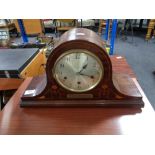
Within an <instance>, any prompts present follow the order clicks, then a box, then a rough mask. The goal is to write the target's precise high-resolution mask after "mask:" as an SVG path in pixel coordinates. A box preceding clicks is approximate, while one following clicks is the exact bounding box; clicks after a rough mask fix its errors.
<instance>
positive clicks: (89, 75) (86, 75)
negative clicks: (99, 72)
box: [80, 73, 91, 78]
mask: <svg viewBox="0 0 155 155" xmlns="http://www.w3.org/2000/svg"><path fill="white" fill-rule="evenodd" d="M80 75H83V76H88V77H90V78H91V76H90V75H87V74H83V73H80Z"/></svg>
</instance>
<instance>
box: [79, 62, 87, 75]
mask: <svg viewBox="0 0 155 155" xmlns="http://www.w3.org/2000/svg"><path fill="white" fill-rule="evenodd" d="M87 66H88V64H85V65H84V66H83V67H82V69H81V70H80V71H79V72H78V73H79V74H80V73H81V72H82V71H83V70H84V69H86V68H87Z"/></svg>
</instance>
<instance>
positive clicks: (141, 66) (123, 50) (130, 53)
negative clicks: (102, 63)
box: [114, 35, 155, 109]
mask: <svg viewBox="0 0 155 155" xmlns="http://www.w3.org/2000/svg"><path fill="white" fill-rule="evenodd" d="M144 38H145V36H143V35H136V36H135V37H134V38H133V42H132V38H131V37H130V36H128V37H127V40H126V41H123V40H122V39H120V38H117V39H116V41H115V48H114V54H119V55H122V56H125V57H126V59H127V62H128V64H129V65H130V66H132V68H133V70H134V72H135V74H136V76H137V79H138V81H139V83H140V85H141V87H142V89H143V91H144V92H145V94H146V96H147V97H148V99H149V101H150V103H151V104H152V106H153V108H154V109H155V74H153V73H152V72H153V71H155V40H153V39H152V40H151V41H149V42H146V41H145V40H144Z"/></svg>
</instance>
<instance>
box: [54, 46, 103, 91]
mask: <svg viewBox="0 0 155 155" xmlns="http://www.w3.org/2000/svg"><path fill="white" fill-rule="evenodd" d="M53 74H54V77H55V79H56V81H57V82H58V84H59V85H61V86H62V87H63V88H65V89H67V90H70V91H73V92H86V91H88V90H91V89H93V88H94V87H95V86H97V84H98V83H99V82H100V81H101V78H102V76H103V66H102V63H101V61H100V59H99V58H98V57H97V56H95V55H94V54H92V53H90V52H89V51H87V50H83V49H72V50H69V51H67V52H65V53H64V54H62V55H61V56H60V57H59V58H58V59H57V61H56V63H55V65H54V69H53Z"/></svg>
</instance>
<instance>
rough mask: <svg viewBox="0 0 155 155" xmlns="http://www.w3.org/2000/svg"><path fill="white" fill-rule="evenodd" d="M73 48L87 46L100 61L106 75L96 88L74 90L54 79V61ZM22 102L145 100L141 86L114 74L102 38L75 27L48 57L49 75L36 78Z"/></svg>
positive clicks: (82, 103) (135, 102) (124, 103)
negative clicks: (62, 85)
mask: <svg viewBox="0 0 155 155" xmlns="http://www.w3.org/2000/svg"><path fill="white" fill-rule="evenodd" d="M71 49H85V50H87V51H89V52H92V53H93V54H94V55H96V56H97V57H98V58H99V59H100V60H101V62H102V65H103V68H104V71H103V72H104V74H103V75H104V76H103V77H102V79H101V81H100V82H99V84H98V85H97V86H96V87H95V88H94V89H91V90H88V91H86V92H78V93H75V92H71V91H69V90H67V89H64V88H63V87H61V86H60V85H59V84H58V83H57V81H56V80H55V78H54V76H53V74H52V69H53V67H54V64H55V61H56V60H57V59H58V58H59V57H60V56H61V55H62V54H63V53H64V52H66V51H69V50H71ZM31 90H33V91H31ZM27 92H31V93H27ZM79 101H80V102H79ZM20 105H21V107H29V106H35V107H37V106H45V107H46V106H51V107H52V106H54V107H55V106H64V107H65V106H76V107H77V106H90V107H92V106H104V107H117V106H118V107H119V106H122V107H124V106H125V107H126V106H127V107H129V106H138V107H143V106H144V103H143V101H142V96H141V94H140V92H139V90H138V88H137V87H136V85H135V84H134V82H133V81H132V79H131V78H130V77H129V76H128V75H121V74H114V73H113V72H112V63H111V60H110V57H109V55H108V54H107V52H106V49H105V44H104V42H103V41H102V40H101V38H100V37H99V36H98V35H97V34H96V33H95V32H93V31H91V30H88V29H84V28H74V29H71V30H69V31H67V32H65V33H64V34H63V35H62V36H61V37H60V40H59V42H58V43H57V44H56V45H55V47H54V49H53V51H52V52H51V54H50V56H49V58H48V61H47V64H46V74H45V75H42V76H39V77H36V78H33V80H32V82H31V83H30V84H29V86H28V87H27V89H26V90H25V93H24V94H23V96H22V102H21V104H20Z"/></svg>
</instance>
